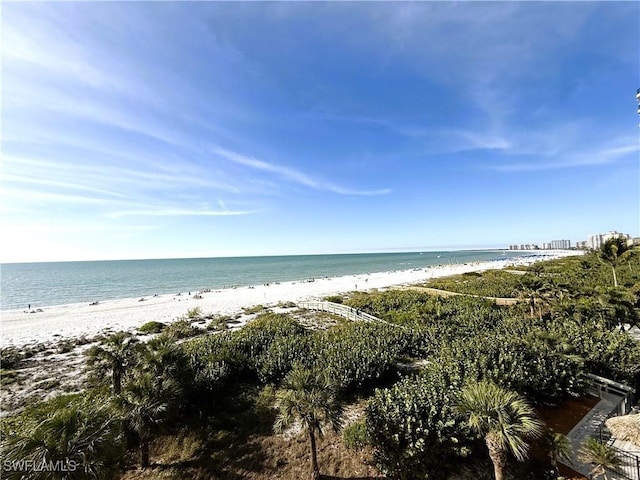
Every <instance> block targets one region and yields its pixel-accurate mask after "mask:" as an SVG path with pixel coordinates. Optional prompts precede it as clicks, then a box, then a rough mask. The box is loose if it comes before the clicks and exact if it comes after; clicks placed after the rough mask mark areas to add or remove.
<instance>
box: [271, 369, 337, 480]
mask: <svg viewBox="0 0 640 480" xmlns="http://www.w3.org/2000/svg"><path fill="white" fill-rule="evenodd" d="M276 405H277V408H278V410H279V413H278V416H277V418H276V423H275V425H274V428H275V430H276V432H283V431H284V430H285V429H286V428H287V427H289V426H290V425H291V424H293V423H294V422H295V421H299V422H300V423H302V427H303V428H304V429H305V430H306V433H307V435H308V436H309V442H310V444H311V469H312V478H313V479H314V480H317V479H318V478H320V469H319V468H318V457H317V452H316V434H317V435H318V438H320V439H321V438H322V437H323V431H322V426H323V424H326V423H328V424H330V425H331V426H332V427H333V428H334V430H336V431H337V430H338V429H339V428H340V424H341V422H340V416H341V414H342V407H341V406H340V404H339V403H338V402H337V401H336V397H335V391H334V387H333V385H332V384H331V382H330V381H329V380H328V378H327V376H326V375H320V374H318V373H317V372H313V371H311V370H308V369H305V368H302V367H300V366H296V367H294V368H293V370H292V371H291V372H290V373H289V375H287V377H286V378H285V381H284V386H283V388H282V389H281V390H280V391H279V392H278V393H277V396H276Z"/></svg>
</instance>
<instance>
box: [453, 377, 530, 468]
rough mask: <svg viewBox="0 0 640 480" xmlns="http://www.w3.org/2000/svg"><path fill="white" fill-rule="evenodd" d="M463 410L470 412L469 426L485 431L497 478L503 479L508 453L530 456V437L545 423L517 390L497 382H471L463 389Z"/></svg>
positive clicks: (460, 406) (461, 410)
mask: <svg viewBox="0 0 640 480" xmlns="http://www.w3.org/2000/svg"><path fill="white" fill-rule="evenodd" d="M458 409H459V411H460V412H461V413H462V414H464V415H466V416H468V424H469V426H470V427H471V428H472V429H473V430H475V431H476V432H478V433H479V434H480V435H482V436H483V437H484V439H485V443H486V444H487V448H488V449H489V457H491V461H492V462H493V467H494V468H493V469H494V474H495V478H496V480H502V478H503V470H504V466H505V465H506V462H507V454H508V453H509V452H511V453H512V454H513V456H514V457H516V459H517V460H519V461H523V460H524V459H525V458H527V455H528V450H529V445H528V444H527V440H528V439H531V438H536V437H538V436H540V434H541V433H542V423H541V422H540V421H539V420H538V419H537V418H536V415H535V412H534V410H533V408H532V407H531V406H530V405H529V404H528V403H527V402H526V400H525V399H524V398H523V397H521V396H520V395H518V394H517V393H515V392H511V391H509V390H505V389H504V388H502V387H499V386H498V385H496V384H495V383H491V382H486V381H483V382H480V383H475V384H469V385H467V386H466V387H465V388H463V389H462V392H461V394H460V400H459V402H458Z"/></svg>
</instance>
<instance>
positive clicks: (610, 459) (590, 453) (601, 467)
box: [579, 438, 622, 480]
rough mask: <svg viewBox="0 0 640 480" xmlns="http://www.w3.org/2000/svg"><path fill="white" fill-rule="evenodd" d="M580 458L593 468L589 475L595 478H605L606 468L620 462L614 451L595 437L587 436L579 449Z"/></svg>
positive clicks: (617, 464)
mask: <svg viewBox="0 0 640 480" xmlns="http://www.w3.org/2000/svg"><path fill="white" fill-rule="evenodd" d="M579 458H580V460H582V461H583V462H585V463H590V464H591V465H592V466H593V468H592V469H591V475H594V476H595V478H599V477H601V476H602V477H604V479H605V480H607V470H609V469H612V468H615V467H618V466H620V464H621V463H622V462H621V460H620V458H618V456H617V455H616V451H615V450H614V449H613V448H611V447H610V446H608V445H605V444H604V443H600V442H599V441H598V440H596V439H595V438H589V439H587V441H586V442H585V443H584V445H582V448H581V449H580V457H579Z"/></svg>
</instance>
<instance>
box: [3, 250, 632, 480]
mask: <svg viewBox="0 0 640 480" xmlns="http://www.w3.org/2000/svg"><path fill="white" fill-rule="evenodd" d="M621 252H622V248H619V249H618V250H617V251H616V255H617V256H616V257H615V265H613V266H612V264H611V263H609V262H608V261H605V260H604V258H605V256H606V255H605V254H604V253H603V252H601V253H600V256H598V254H595V253H593V254H588V255H585V256H583V257H569V258H565V259H561V260H557V261H553V262H546V263H541V264H537V265H534V266H533V267H530V268H528V269H527V270H526V271H525V273H524V274H522V275H520V274H515V273H509V272H504V271H501V272H497V271H492V272H485V273H481V274H471V275H462V276H457V277H452V278H450V279H442V280H438V281H434V282H431V283H430V284H429V286H432V287H436V286H437V288H446V289H449V290H452V291H453V290H455V291H457V292H460V293H468V294H472V295H479V296H492V297H502V296H509V297H513V298H517V299H519V300H520V301H519V302H518V303H516V304H514V305H507V306H498V305H496V304H494V303H493V302H492V301H489V300H486V299H483V298H478V297H473V296H464V295H463V296H453V297H449V298H444V297H438V296H432V295H430V294H429V293H428V292H423V291H420V290H390V291H384V292H378V291H372V292H369V293H363V292H352V293H351V294H349V295H345V296H336V297H335V298H333V297H331V298H330V299H331V300H332V301H336V302H338V301H339V302H341V303H343V304H345V305H348V306H351V307H353V308H356V309H359V310H361V311H363V312H367V313H369V314H372V315H374V316H376V317H378V318H380V319H381V320H382V321H381V322H371V323H365V322H357V323H354V322H349V321H346V320H344V321H342V322H339V323H338V324H335V323H334V322H331V323H330V324H327V323H328V322H327V323H324V324H321V325H319V326H320V327H321V328H310V327H308V326H305V325H308V324H309V318H310V317H308V316H306V317H304V322H305V323H304V324H303V323H301V322H300V321H299V320H298V318H297V317H296V315H302V314H303V313H301V312H297V311H293V312H290V313H287V314H276V313H273V312H269V311H265V309H264V307H262V306H257V307H254V308H252V309H248V310H247V312H248V311H251V312H252V313H257V316H256V318H255V319H254V320H253V321H251V322H250V323H249V324H248V325H246V326H245V327H244V328H242V329H239V330H236V331H229V330H222V329H219V327H220V326H222V325H224V324H226V322H227V321H229V320H230V318H229V317H216V318H213V317H207V318H209V319H211V325H210V326H209V327H208V328H198V327H196V326H194V325H193V322H192V320H193V319H194V318H197V319H201V318H202V316H201V312H200V311H198V310H197V309H193V310H190V311H189V313H188V314H187V315H186V316H185V317H184V318H183V319H181V320H178V321H176V322H173V323H171V324H169V325H166V326H165V327H164V328H163V329H162V331H161V332H160V331H158V332H157V333H158V335H157V336H155V337H154V338H152V339H151V340H149V341H148V342H146V343H145V342H140V341H138V340H137V339H136V338H135V337H132V336H130V335H127V334H124V333H118V334H114V335H112V336H110V337H108V338H104V339H102V341H101V343H100V344H99V345H95V346H93V347H91V348H90V349H89V350H88V354H87V366H88V368H89V369H90V371H91V372H92V387H91V388H90V389H89V390H88V391H87V392H86V393H84V394H81V395H71V396H68V395H67V396H62V397H59V398H57V399H53V400H49V401H46V402H43V403H41V404H40V405H36V406H33V407H30V408H28V409H26V410H24V411H23V412H22V413H20V414H17V415H14V416H12V417H8V418H4V419H2V420H1V421H0V428H1V429H2V434H3V435H2V445H1V446H2V454H3V458H5V457H6V458H9V459H14V458H18V457H17V455H27V458H36V457H35V456H37V458H44V459H47V460H52V461H57V459H59V458H60V453H59V452H62V451H68V452H70V453H69V455H71V457H69V458H82V459H83V460H82V461H83V462H85V463H84V464H83V465H87V468H88V470H87V472H93V473H92V475H93V476H92V477H90V478H104V479H109V478H114V477H115V476H116V475H118V472H120V471H121V468H122V466H123V465H124V464H128V465H132V463H133V462H132V460H131V458H132V456H131V455H129V456H128V457H127V456H125V455H124V450H125V449H126V450H127V451H128V452H129V453H132V452H138V453H137V454H136V456H137V455H139V463H140V464H141V465H142V466H143V467H144V468H148V470H149V471H151V468H154V469H155V468H162V469H163V472H165V470H166V472H167V473H166V475H167V478H202V479H206V478H212V479H213V478H215V479H218V478H240V477H242V476H244V475H245V474H246V473H247V472H248V471H251V472H263V475H264V476H263V477H260V478H268V476H269V475H270V474H272V473H274V472H280V471H282V470H283V469H287V468H290V469H291V470H288V471H289V472H291V473H290V474H289V475H290V477H289V478H300V476H304V475H306V474H305V473H304V472H303V471H302V470H295V469H294V468H293V467H292V466H291V465H293V464H294V463H295V462H298V463H302V461H303V460H304V462H305V464H304V467H305V468H304V470H306V469H307V468H308V466H307V465H308V463H307V462H310V463H311V466H312V468H311V470H312V474H313V476H314V478H317V476H318V475H319V472H320V469H322V470H324V469H325V468H326V469H327V472H328V473H331V472H333V473H331V474H332V475H336V473H335V469H333V468H332V467H331V465H329V464H328V462H329V461H333V460H330V459H331V458H332V457H330V456H329V457H327V456H326V455H325V454H326V452H324V453H323V446H324V445H326V443H327V442H333V443H332V444H331V445H332V447H331V451H334V450H335V449H336V448H338V447H343V448H344V452H346V453H344V455H352V456H362V457H363V458H365V457H366V458H368V459H369V460H368V461H369V463H370V464H371V465H376V466H377V468H378V471H381V472H383V473H384V474H386V475H387V478H399V479H402V480H410V479H411V480H413V479H416V480H418V479H420V480H425V479H433V478H442V479H446V478H447V477H448V475H449V474H450V473H452V472H453V471H455V470H456V469H458V468H460V467H461V466H465V465H467V466H469V468H471V469H476V470H478V469H485V470H486V471H487V472H489V471H490V467H489V468H487V465H489V464H488V461H487V460H486V451H487V450H486V449H487V447H488V448H489V453H490V456H491V460H492V462H493V465H494V474H495V476H496V478H501V477H500V476H501V475H502V473H503V469H504V466H505V462H506V458H507V453H508V452H510V455H513V456H514V457H515V458H516V459H524V457H525V454H526V451H527V444H528V443H530V442H531V441H533V439H534V438H535V437H536V436H537V435H538V434H539V433H540V424H539V422H538V421H537V420H536V418H535V416H534V415H533V414H532V406H533V405H536V404H545V405H548V404H556V403H560V402H562V401H563V400H564V399H566V398H568V397H573V396H576V395H580V394H581V393H582V392H583V391H584V374H585V373H587V372H592V373H596V374H599V375H603V376H606V377H609V378H612V379H614V380H618V381H621V382H626V383H630V384H632V385H633V386H636V383H635V382H638V379H640V345H639V344H638V342H636V341H634V340H633V339H632V338H631V337H630V336H629V335H628V334H627V332H626V329H627V328H628V326H629V325H634V324H635V325H637V324H638V323H640V320H639V318H640V255H632V254H627V253H626V252H622V253H621ZM607 255H609V254H607ZM607 258H609V257H607ZM612 268H613V270H612ZM613 271H615V279H616V281H617V283H618V285H617V286H615V285H614V286H611V285H612V283H615V282H612V272H613ZM318 318H321V317H315V318H314V320H317V319H318ZM325 318H326V317H325ZM156 323H159V322H149V323H148V324H145V325H144V326H143V327H141V331H143V329H144V330H148V331H156V328H157V329H160V328H161V327H158V326H157V325H155V324H156ZM160 325H162V324H160ZM214 328H215V330H213V329H214ZM194 337H195V338H194ZM1 354H2V368H3V370H2V382H3V384H4V383H5V382H12V381H14V380H13V379H14V378H18V375H17V374H15V376H14V373H13V372H14V371H18V372H19V370H18V369H19V368H20V367H21V365H23V364H24V363H25V361H26V360H27V358H28V356H29V354H28V353H27V354H25V353H23V352H20V351H18V350H15V349H5V350H3V351H2V352H1ZM12 377H13V378H12ZM350 403H351V404H352V403H357V404H358V405H363V404H366V408H365V415H364V418H362V417H357V418H353V417H351V419H350V423H349V424H348V425H347V426H346V427H345V428H344V430H343V431H342V432H341V435H338V436H336V435H335V434H333V433H332V432H331V430H327V431H325V430H324V428H323V427H324V426H325V425H331V426H334V427H338V426H339V423H340V415H339V413H340V411H341V408H342V407H343V406H344V405H346V404H350ZM498 411H502V412H509V415H506V416H505V415H497V414H496V412H498ZM296 419H297V424H298V425H301V426H302V430H303V432H304V439H302V438H298V439H296V434H295V429H292V430H287V435H286V436H283V435H275V434H274V433H273V430H274V428H275V429H276V430H283V429H285V427H286V426H288V425H291V424H292V423H294V424H295V423H296V422H294V420H296ZM55 428H58V431H62V430H60V429H61V428H62V429H64V431H65V432H68V434H65V435H61V436H54V435H52V434H51V431H53V430H52V429H55ZM292 431H293V432H294V433H291V432H292ZM323 433H325V434H326V436H325V439H324V440H323V442H322V443H318V445H320V447H319V448H318V445H316V444H317V441H318V440H319V439H320V438H321V437H322V434H323ZM289 435H293V439H291V438H289ZM300 437H302V433H301V434H300ZM36 439H37V441H36ZM44 439H46V441H45V440H44ZM72 439H79V440H78V442H75V440H73V441H72ZM38 442H40V443H38ZM92 442H93V443H92ZM540 442H541V443H540V446H542V445H543V444H544V447H545V449H546V450H545V451H546V452H549V460H548V462H549V466H547V470H548V469H549V467H551V468H553V469H554V470H555V469H556V468H557V467H556V464H557V460H558V459H559V458H563V457H565V456H566V455H568V454H569V452H568V450H567V444H566V438H564V437H563V436H561V435H559V434H553V433H549V434H547V435H545V437H544V438H543V439H542V440H540ZM181 445H182V446H181ZM257 445H261V446H262V449H260V448H258V447H257ZM297 445H301V446H300V450H299V451H297V453H296V454H295V455H293V454H292V455H288V454H287V453H286V452H287V449H295V448H298V447H297ZM36 446H37V448H36ZM154 446H155V447H154ZM45 447H46V448H45ZM85 447H86V448H87V449H89V450H86V451H85V450H83V449H84V448H85ZM165 447H166V448H165ZM598 448H599V447H597V446H595V447H593V449H592V450H593V452H591V454H593V455H595V453H598V452H599V451H598V452H596V450H597V449H598ZM29 449H32V450H29ZM64 449H66V450H64ZM316 450H317V451H316ZM166 452H171V455H172V460H167V459H166V458H167V457H166V456H165V454H167V453H166ZM276 452H278V453H276ZM599 453H600V454H603V456H602V457H598V458H596V457H595V456H593V455H592V456H591V457H589V458H590V460H589V462H592V463H593V464H594V465H595V467H594V474H595V475H597V474H599V473H598V472H599V471H600V470H599V469H601V467H602V465H604V463H603V462H608V461H610V459H607V458H606V455H604V453H606V452H604V453H603V452H599ZM29 455H31V456H32V457H29ZM323 455H325V456H324V457H323ZM343 458H344V457H343ZM481 458H484V459H485V460H484V462H487V463H486V464H482V463H478V462H482V460H479V459H481ZM585 458H586V457H585ZM125 459H127V460H125ZM298 459H299V460H298ZM152 460H153V461H155V462H156V464H155V465H156V466H155V467H154V464H153V462H152ZM336 461H337V460H336ZM135 463H138V461H136V462H135ZM360 465H362V464H360ZM232 466H233V467H232ZM234 468H235V469H234ZM367 468H368V467H367ZM371 468H373V467H371ZM509 468H517V464H516V462H511V463H510V465H509ZM143 471H144V470H143ZM523 471H526V468H525V467H523ZM83 472H84V470H83ZM169 472H170V473H169ZM211 472H227V473H225V475H227V474H228V475H227V476H224V475H222V474H221V475H219V476H216V475H217V473H216V474H212V473H211ZM343 473H344V472H343ZM347 473H349V472H347ZM125 475H126V474H125ZM141 475H142V474H141ZM163 475H164V473H163ZM256 475H257V474H256ZM353 475H356V473H355V472H354V473H353ZM353 475H350V476H353ZM358 475H361V474H358ZM534 475H535V474H534ZM347 476H349V475H347ZM7 478H19V476H17V477H16V476H14V477H10V476H8V477H7ZM74 478H89V476H87V477H83V476H81V475H80V476H77V477H74ZM125 478H127V477H126V476H125ZM136 478H140V479H143V478H152V477H150V476H141V477H136ZM256 478H258V477H256ZM523 478H524V477H523ZM538 478H539V477H538Z"/></svg>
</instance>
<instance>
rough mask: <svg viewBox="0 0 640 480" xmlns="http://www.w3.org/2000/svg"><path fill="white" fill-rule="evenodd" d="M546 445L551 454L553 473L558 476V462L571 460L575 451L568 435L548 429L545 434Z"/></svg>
mask: <svg viewBox="0 0 640 480" xmlns="http://www.w3.org/2000/svg"><path fill="white" fill-rule="evenodd" d="M543 440H544V444H545V446H546V448H547V451H548V452H549V460H551V466H552V467H553V471H554V473H555V474H556V476H558V474H559V472H558V460H569V459H570V458H571V454H572V453H573V449H572V448H571V442H570V441H569V439H568V438H567V436H566V435H563V434H562V433H559V432H555V431H553V430H551V429H548V430H547V431H546V432H545V434H544V438H543Z"/></svg>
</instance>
